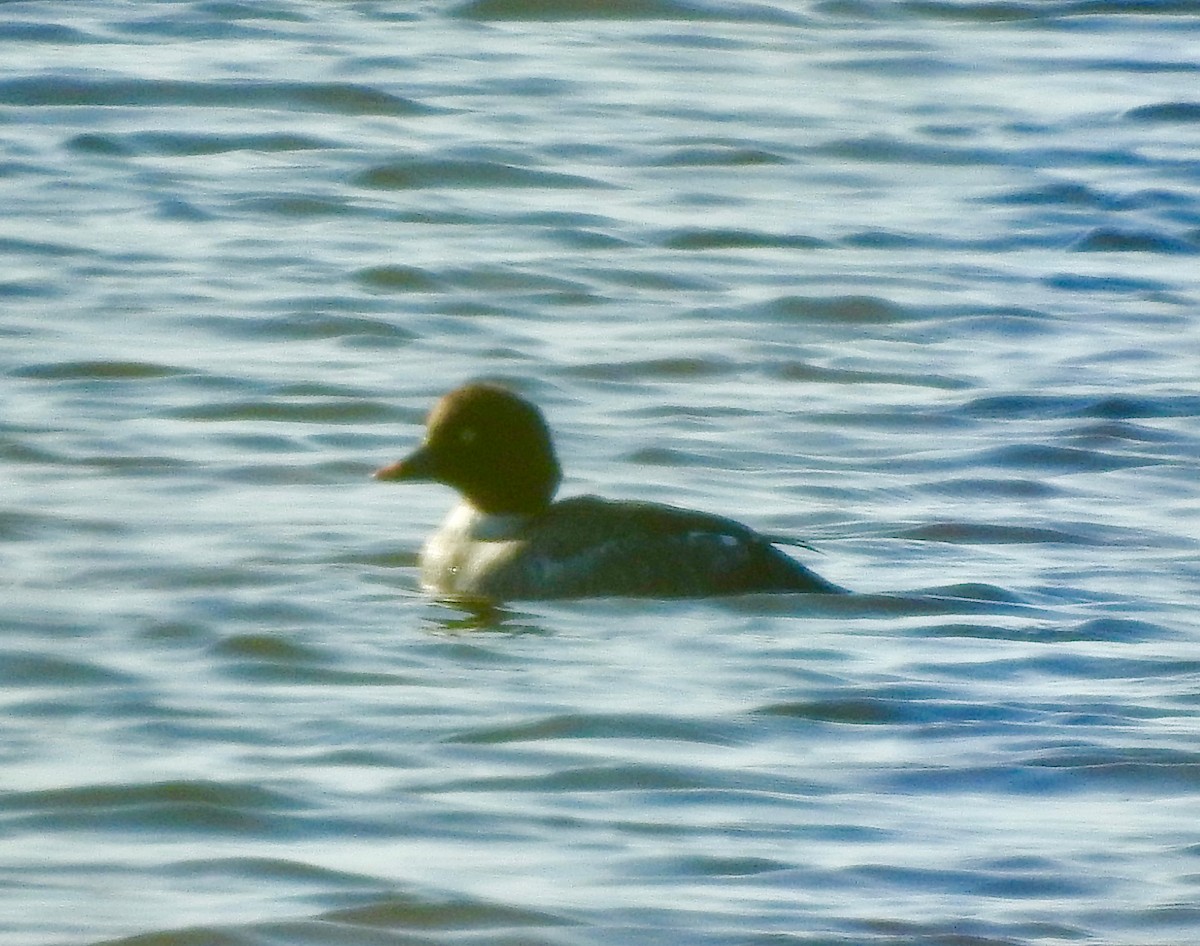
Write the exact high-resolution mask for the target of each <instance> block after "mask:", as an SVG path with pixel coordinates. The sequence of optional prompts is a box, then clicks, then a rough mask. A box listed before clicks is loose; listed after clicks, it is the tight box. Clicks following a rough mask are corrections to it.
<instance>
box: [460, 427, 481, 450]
mask: <svg viewBox="0 0 1200 946" xmlns="http://www.w3.org/2000/svg"><path fill="white" fill-rule="evenodd" d="M476 436H477V435H476V433H475V428H474V427H464V428H463V429H462V430H460V431H459V432H458V442H459V443H460V444H462V445H463V446H464V447H465V446H468V445H469V444H473V443H474V442H475V437H476Z"/></svg>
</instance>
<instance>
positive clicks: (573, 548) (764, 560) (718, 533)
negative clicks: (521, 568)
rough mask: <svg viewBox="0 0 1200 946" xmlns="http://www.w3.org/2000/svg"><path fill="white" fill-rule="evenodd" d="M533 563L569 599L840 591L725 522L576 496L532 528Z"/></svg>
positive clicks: (702, 515)
mask: <svg viewBox="0 0 1200 946" xmlns="http://www.w3.org/2000/svg"><path fill="white" fill-rule="evenodd" d="M537 531H538V538H537V539H536V541H535V546H536V548H531V549H530V551H531V553H533V554H534V555H535V556H536V557H537V558H539V559H540V560H548V561H552V562H554V563H555V568H556V571H557V575H556V576H555V582H554V585H555V587H558V588H562V589H563V594H564V595H569V596H603V595H641V596H651V597H700V596H706V595H728V594H746V593H752V592H764V591H772V592H780V591H794V592H801V591H804V592H814V591H815V592H836V591H840V590H841V589H839V588H837V587H836V586H835V585H832V584H830V583H829V582H827V581H825V580H824V579H823V578H821V577H820V576H818V575H816V574H815V573H813V572H811V571H809V570H808V569H807V568H805V567H804V566H803V565H801V564H800V563H799V562H797V561H796V560H795V559H793V558H790V557H788V556H787V555H785V554H784V553H783V552H781V551H779V549H777V548H775V547H774V546H773V545H772V544H771V542H770V541H768V540H767V539H766V538H765V537H763V536H762V535H759V534H758V533H757V532H755V531H754V530H753V529H750V528H748V527H747V526H744V525H742V524H741V523H740V522H736V521H734V520H732V519H726V518H724V517H722V516H714V515H710V514H708V513H703V512H695V511H693V510H689V509H678V508H676V507H674V506H666V505H661V504H658V503H635V502H614V501H609V500H604V499H599V498H597V497H595V496H579V497H576V498H574V499H567V500H563V501H561V502H558V503H555V504H554V505H553V506H552V507H551V508H550V510H549V511H548V512H547V513H546V514H545V516H544V517H543V519H542V520H541V521H540V522H539V526H538V530H537Z"/></svg>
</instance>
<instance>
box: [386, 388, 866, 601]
mask: <svg viewBox="0 0 1200 946" xmlns="http://www.w3.org/2000/svg"><path fill="white" fill-rule="evenodd" d="M375 478H376V479H379V480H411V481H419V482H437V483H444V484H446V485H447V486H452V487H454V489H456V490H458V492H459V493H460V494H461V495H462V502H461V503H460V504H459V505H458V507H457V508H456V509H454V511H453V512H451V513H450V515H449V517H448V518H447V519H446V521H445V522H444V523H443V524H442V526H441V528H440V529H439V530H438V531H437V532H435V533H434V534H433V536H432V537H431V538H430V539H429V540H428V541H427V542H426V543H425V547H424V548H423V549H422V550H421V559H420V561H421V582H422V584H423V585H425V586H426V587H427V588H428V589H430V590H432V591H435V592H438V593H441V594H446V595H452V596H461V597H467V598H485V599H490V600H500V601H503V600H508V599H536V598H585V597H602V596H642V597H663V598H667V597H703V596H708V595H732V594H746V593H753V592H825V593H837V592H841V591H842V590H843V589H841V588H838V587H837V586H836V585H833V584H830V583H829V582H827V581H825V579H823V578H821V577H820V576H818V575H816V574H814V573H813V572H811V571H809V570H808V569H807V568H805V567H804V566H803V565H801V564H800V563H798V562H796V561H795V560H794V559H792V558H789V557H788V556H787V555H784V554H783V553H782V552H780V551H779V550H778V549H777V548H775V547H774V545H772V543H771V540H770V539H768V538H767V537H765V536H762V535H760V534H759V533H757V532H755V531H754V530H753V529H751V528H749V527H748V526H744V525H742V524H741V523H739V522H734V521H733V520H732V519H725V518H722V517H720V516H713V515H709V514H708V513H703V512H694V511H692V510H689V509H678V508H676V507H674V506H666V505H662V504H659V503H645V502H628V501H612V500H606V499H600V498H599V497H596V496H577V497H574V498H571V499H564V500H560V501H559V502H553V497H554V492H555V490H556V489H557V488H558V484H559V480H560V479H561V478H562V472H561V470H560V468H559V465H558V460H557V459H556V457H555V455H554V446H553V444H552V443H551V441H550V431H549V429H548V428H547V426H546V421H545V418H544V417H543V416H542V412H541V411H540V410H538V408H537V407H535V406H534V405H533V404H531V403H530V402H529V401H526V400H525V399H524V398H521V397H518V396H517V395H516V394H514V393H513V392H511V391H509V390H507V389H506V388H503V387H500V386H498V385H494V384H488V383H472V384H467V385H465V386H463V387H460V388H457V389H455V390H453V391H451V392H450V393H449V394H447V395H445V396H444V397H443V398H442V399H441V400H440V401H438V402H437V404H436V405H435V406H434V408H433V410H432V412H431V413H430V414H429V419H428V422H427V424H426V433H425V440H424V442H423V443H422V444H421V446H420V447H418V448H417V449H416V450H415V451H414V452H413V453H412V454H411V455H409V456H408V457H406V458H405V459H403V460H400V461H399V462H397V463H393V464H391V465H390V466H385V467H383V468H382V469H380V470H377V471H376V472H375Z"/></svg>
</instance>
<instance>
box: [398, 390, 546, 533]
mask: <svg viewBox="0 0 1200 946" xmlns="http://www.w3.org/2000/svg"><path fill="white" fill-rule="evenodd" d="M374 475H375V479H377V480H394V481H405V480H408V481H412V482H436V483H444V484H446V485H447V486H451V487H453V488H454V489H456V490H458V492H459V493H461V494H462V496H463V498H465V499H466V500H467V501H468V502H469V503H470V504H471V505H472V506H474V507H475V508H476V509H478V510H480V511H481V512H484V513H488V514H497V515H502V514H532V513H537V512H540V511H542V510H544V509H545V508H546V507H547V506H549V505H550V501H551V500H552V499H553V498H554V493H555V490H557V489H558V484H559V481H560V480H561V479H562V471H561V469H560V468H559V465H558V459H557V458H556V457H555V455H554V445H553V444H552V443H551V440H550V430H549V428H548V427H547V426H546V420H545V418H544V417H543V416H542V412H541V411H540V410H538V408H537V407H536V406H535V405H533V404H531V403H530V402H529V401H527V400H525V399H524V398H522V397H519V396H518V395H516V394H514V393H513V392H512V391H509V390H508V389H507V388H503V387H501V386H499V385H496V384H488V383H483V382H476V383H472V384H467V385H464V386H463V387H460V388H455V389H454V390H453V391H451V392H450V393H449V394H447V395H445V396H444V397H443V398H442V399H441V400H440V401H438V402H437V404H436V405H434V408H433V410H432V411H430V413H429V418H428V420H427V421H426V423H425V440H424V442H423V443H422V444H421V445H420V446H419V447H418V448H417V449H416V450H415V451H413V452H412V453H411V454H409V455H408V456H407V457H405V458H404V459H403V460H399V461H398V462H396V463H393V464H391V465H389V466H385V467H383V468H382V469H379V470H376V471H375V474H374Z"/></svg>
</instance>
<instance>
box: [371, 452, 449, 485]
mask: <svg viewBox="0 0 1200 946" xmlns="http://www.w3.org/2000/svg"><path fill="white" fill-rule="evenodd" d="M371 476H372V477H373V478H375V479H377V480H385V481H398V480H415V481H421V480H435V479H437V472H436V470H435V469H434V463H433V458H432V457H431V456H430V454H429V449H428V448H427V447H419V448H418V449H417V450H414V451H413V452H412V453H410V454H409V455H408V456H406V457H405V458H404V459H403V460H397V461H396V462H395V463H389V464H388V465H387V466H383V467H380V468H379V469H378V470H376V471H375V472H374V473H372V474H371Z"/></svg>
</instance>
